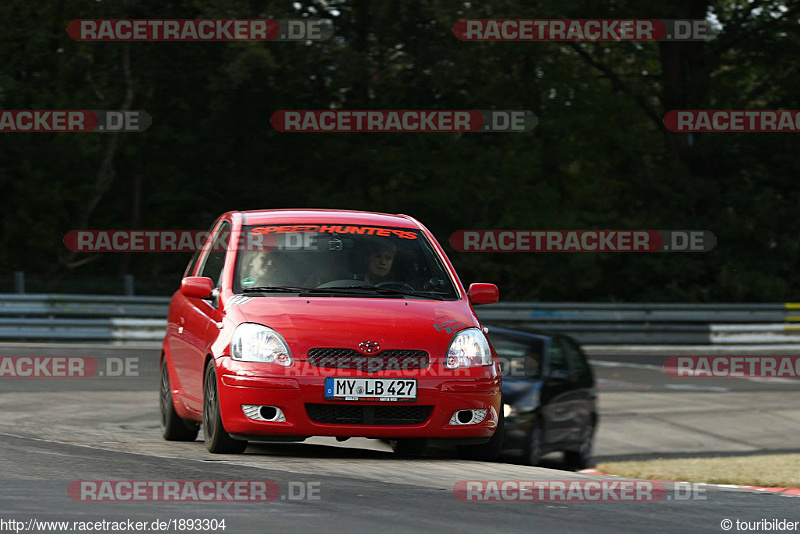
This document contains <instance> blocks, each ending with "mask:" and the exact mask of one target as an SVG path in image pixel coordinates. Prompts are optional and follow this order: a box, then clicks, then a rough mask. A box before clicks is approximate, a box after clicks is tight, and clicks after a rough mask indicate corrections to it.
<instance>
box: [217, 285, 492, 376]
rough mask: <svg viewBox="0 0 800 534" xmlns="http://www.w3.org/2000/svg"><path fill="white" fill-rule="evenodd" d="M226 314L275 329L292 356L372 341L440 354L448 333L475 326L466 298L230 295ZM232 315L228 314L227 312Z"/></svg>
mask: <svg viewBox="0 0 800 534" xmlns="http://www.w3.org/2000/svg"><path fill="white" fill-rule="evenodd" d="M231 301H232V302H231V303H230V304H229V305H228V306H229V308H228V311H227V313H228V316H229V317H231V316H232V315H238V316H239V317H238V318H236V319H234V320H235V321H236V322H237V323H241V322H251V323H258V324H263V325H265V326H268V327H270V328H272V329H274V330H276V331H277V332H278V333H279V334H280V335H281V336H282V337H283V338H284V339H285V340H286V342H287V344H288V345H289V350H290V351H291V352H292V356H293V357H294V358H295V359H296V360H305V359H306V357H307V354H308V351H309V349H312V348H345V349H353V350H359V344H360V343H362V342H364V341H373V342H376V343H378V344H379V345H380V349H379V351H378V352H380V351H383V350H387V349H412V350H425V351H427V352H428V353H429V355H430V357H431V360H432V361H437V360H440V359H441V358H443V356H444V354H445V353H446V352H447V348H448V346H449V344H450V340H451V339H452V337H453V334H454V333H455V332H457V331H458V330H462V329H464V328H467V327H470V326H479V323H478V320H477V317H476V316H475V315H474V313H473V312H472V309H471V308H470V307H469V305H468V304H467V302H466V301H463V300H458V301H430V300H412V299H402V298H398V299H383V298H349V297H345V298H340V297H308V298H301V297H277V296H276V297H252V298H241V297H239V298H236V297H235V298H234V299H231ZM232 318H233V317H232Z"/></svg>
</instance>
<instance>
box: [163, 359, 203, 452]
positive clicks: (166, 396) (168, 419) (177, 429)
mask: <svg viewBox="0 0 800 534" xmlns="http://www.w3.org/2000/svg"><path fill="white" fill-rule="evenodd" d="M158 404H159V406H160V408H161V435H162V436H163V437H164V439H165V440H167V441H194V440H196V439H197V432H198V430H199V426H198V425H197V424H196V423H192V422H189V421H185V420H183V419H181V418H180V416H178V412H176V411H175V404H174V403H173V402H172V387H171V386H170V385H169V370H168V369H167V358H166V356H165V357H164V361H163V363H162V364H161V389H160V392H159V396H158Z"/></svg>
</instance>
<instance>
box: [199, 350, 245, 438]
mask: <svg viewBox="0 0 800 534" xmlns="http://www.w3.org/2000/svg"><path fill="white" fill-rule="evenodd" d="M203 440H204V441H205V443H206V449H208V451H209V452H213V453H217V454H241V453H243V452H244V450H245V449H246V448H247V442H246V441H243V440H238V439H233V438H232V437H231V436H230V434H228V433H227V432H226V431H225V427H224V426H222V415H221V413H220V409H219V391H218V390H217V370H216V368H215V367H214V360H213V359H212V360H209V361H208V364H207V365H206V373H205V386H204V388H203Z"/></svg>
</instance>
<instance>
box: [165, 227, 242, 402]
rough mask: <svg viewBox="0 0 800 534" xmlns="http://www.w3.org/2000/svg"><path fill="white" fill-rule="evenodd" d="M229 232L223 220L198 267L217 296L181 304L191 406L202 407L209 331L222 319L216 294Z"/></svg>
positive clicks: (183, 367)
mask: <svg viewBox="0 0 800 534" xmlns="http://www.w3.org/2000/svg"><path fill="white" fill-rule="evenodd" d="M230 233H231V225H230V222H228V221H222V222H221V223H220V224H219V225H218V226H217V228H216V230H215V231H214V233H213V234H212V236H211V240H210V243H211V244H212V245H211V246H210V247H208V248H207V249H206V250H205V252H204V255H203V256H202V257H201V259H200V267H199V269H198V270H197V276H204V277H207V278H210V279H211V281H212V283H213V284H214V287H215V288H216V289H215V291H214V295H215V296H214V297H213V298H210V299H200V298H187V299H186V305H185V306H183V308H182V309H183V315H182V316H181V317H179V318H178V320H179V321H182V324H183V335H184V340H185V351H184V352H183V358H182V361H181V362H180V365H181V366H182V369H183V371H184V373H185V376H186V382H185V384H184V385H183V386H184V392H185V395H186V402H187V406H188V407H189V408H190V409H192V410H197V411H200V410H202V401H203V371H204V365H205V358H206V354H207V353H208V346H209V338H208V336H207V332H208V331H209V328H215V329H216V324H217V322H218V321H221V320H222V316H221V313H220V312H219V310H218V309H217V297H216V294H217V293H218V291H219V287H220V284H221V281H222V271H223V267H224V266H225V257H226V254H227V248H228V240H229V239H230Z"/></svg>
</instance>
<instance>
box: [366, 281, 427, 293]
mask: <svg viewBox="0 0 800 534" xmlns="http://www.w3.org/2000/svg"><path fill="white" fill-rule="evenodd" d="M375 287H377V288H378V289H396V290H399V291H412V292H414V293H416V292H417V290H416V289H414V288H413V287H411V286H410V285H408V284H406V283H405V282H399V281H396V280H387V281H386V282H378V283H377V284H375Z"/></svg>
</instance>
